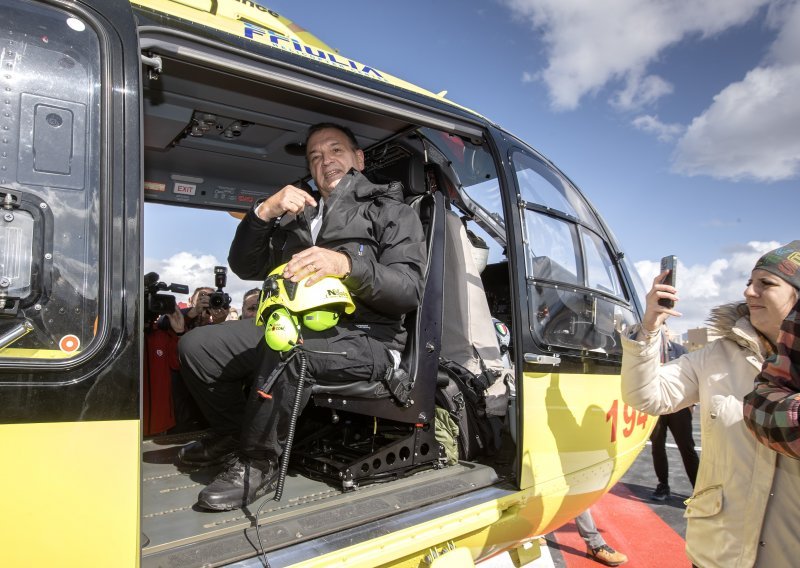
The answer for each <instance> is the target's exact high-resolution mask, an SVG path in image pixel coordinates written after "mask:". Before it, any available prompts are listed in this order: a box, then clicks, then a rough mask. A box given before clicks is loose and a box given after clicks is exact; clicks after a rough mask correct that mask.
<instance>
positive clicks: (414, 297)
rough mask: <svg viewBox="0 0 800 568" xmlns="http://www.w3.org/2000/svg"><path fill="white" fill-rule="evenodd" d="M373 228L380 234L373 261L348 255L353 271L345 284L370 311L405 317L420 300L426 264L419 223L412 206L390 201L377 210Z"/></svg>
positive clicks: (423, 237) (423, 241)
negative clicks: (376, 252) (377, 248)
mask: <svg viewBox="0 0 800 568" xmlns="http://www.w3.org/2000/svg"><path fill="white" fill-rule="evenodd" d="M373 226H374V227H375V229H376V232H378V233H379V239H378V241H379V250H378V254H377V256H376V258H374V259H373V258H369V257H362V256H359V255H358V254H353V253H352V252H349V256H350V260H351V263H352V268H351V271H350V276H349V277H348V278H347V279H346V280H345V281H344V283H345V285H346V286H347V287H348V289H350V291H351V293H353V294H354V295H355V296H356V297H357V298H358V299H359V300H360V301H362V302H364V303H365V304H366V305H368V306H369V307H370V308H372V309H374V310H376V311H378V312H381V313H384V314H387V315H403V314H406V313H408V312H410V311H411V310H414V309H416V308H417V307H418V306H419V305H420V303H421V301H422V288H423V275H424V271H425V263H426V250H425V235H424V232H423V230H422V223H421V222H420V220H419V217H418V216H417V214H416V213H415V212H414V210H413V209H412V208H411V207H409V206H408V205H406V204H404V203H400V202H397V201H394V200H391V201H387V202H384V204H383V206H381V207H378V208H377V212H376V218H375V220H374V222H373Z"/></svg>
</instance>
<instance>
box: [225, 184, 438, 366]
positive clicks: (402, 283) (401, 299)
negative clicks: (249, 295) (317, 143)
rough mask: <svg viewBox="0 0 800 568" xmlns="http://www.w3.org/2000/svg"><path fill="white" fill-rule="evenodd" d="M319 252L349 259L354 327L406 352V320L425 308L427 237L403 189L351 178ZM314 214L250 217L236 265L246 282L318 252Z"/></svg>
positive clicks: (333, 201)
mask: <svg viewBox="0 0 800 568" xmlns="http://www.w3.org/2000/svg"><path fill="white" fill-rule="evenodd" d="M325 209H326V211H325V218H324V220H323V222H322V227H321V229H320V232H319V235H318V236H317V243H316V245H317V246H319V247H324V248H328V249H331V250H335V251H339V252H343V253H345V254H347V255H348V256H349V257H350V260H351V263H352V269H351V271H350V275H349V276H348V277H347V278H346V279H345V280H344V281H343V282H344V284H345V286H347V288H348V289H349V290H350V293H351V295H352V296H353V301H354V303H355V305H356V311H355V313H354V314H353V315H352V316H350V317H351V321H352V323H354V324H355V325H357V326H358V327H361V328H362V329H363V328H364V327H365V326H369V331H368V333H369V334H370V335H371V336H373V337H375V338H376V339H379V340H381V341H383V342H385V343H386V344H387V346H388V347H390V348H392V349H397V350H400V351H402V349H403V347H404V345H405V340H406V331H405V328H404V327H403V320H404V317H405V314H406V313H408V312H410V311H411V310H413V309H415V308H416V307H417V306H419V304H420V301H421V299H422V286H423V282H422V277H423V272H424V268H425V257H426V252H425V237H424V233H423V230H422V225H421V223H420V220H419V217H418V216H417V214H416V213H415V212H414V210H413V209H411V207H409V206H408V205H406V204H405V203H403V200H402V185H401V184H399V183H391V184H389V185H375V184H373V183H372V182H370V181H369V180H368V179H367V178H366V177H364V176H363V175H362V174H361V173H359V172H357V171H355V170H350V172H349V173H348V174H347V175H346V176H345V177H343V178H342V179H341V181H339V183H338V184H337V186H336V188H335V189H334V191H333V192H332V193H331V195H330V197H329V198H328V200H327V201H326V202H325ZM313 215H314V210H313V209H312V208H309V207H306V210H305V211H304V212H303V215H293V214H286V215H284V216H282V217H280V218H278V219H275V220H272V221H262V220H261V219H260V218H259V217H258V216H257V215H256V214H255V211H254V210H250V211H249V212H248V213H247V215H245V217H244V218H243V219H242V221H241V223H239V226H238V228H237V229H236V236H235V237H234V239H233V243H231V249H230V253H229V255H228V263H229V265H230V267H231V270H233V272H235V273H236V274H237V275H238V276H239V277H240V278H242V279H244V280H263V279H264V278H266V276H267V274H269V272H270V271H271V270H272V269H273V268H275V267H276V266H278V265H280V264H283V263H284V262H288V261H289V259H290V258H291V256H292V255H293V254H295V253H297V252H300V251H302V250H304V249H307V248H309V247H311V246H314V244H313V243H312V241H311V230H310V224H309V223H310V221H311V219H312V218H313Z"/></svg>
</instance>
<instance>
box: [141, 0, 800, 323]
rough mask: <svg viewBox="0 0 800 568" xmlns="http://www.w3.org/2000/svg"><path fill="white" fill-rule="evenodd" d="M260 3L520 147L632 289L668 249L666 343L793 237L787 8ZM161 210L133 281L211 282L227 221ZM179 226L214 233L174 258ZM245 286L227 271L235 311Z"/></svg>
mask: <svg viewBox="0 0 800 568" xmlns="http://www.w3.org/2000/svg"><path fill="white" fill-rule="evenodd" d="M261 4H262V5H265V6H267V7H269V8H271V9H273V10H275V11H277V12H279V13H280V14H282V15H284V16H286V17H288V18H289V19H292V20H294V21H295V22H297V23H298V24H299V25H301V26H302V27H304V28H306V29H308V30H310V31H312V32H313V33H314V34H316V35H317V36H318V37H319V38H320V39H322V40H323V41H324V42H326V43H327V44H329V45H331V46H333V47H334V48H336V49H337V50H338V51H339V52H340V53H342V54H343V55H345V56H347V57H349V58H351V59H354V60H357V61H361V62H363V63H366V64H369V65H370V66H373V67H375V68H377V69H379V70H381V71H385V72H388V73H390V74H393V75H396V76H398V77H401V78H403V79H405V80H407V81H410V82H412V83H415V84H417V85H419V86H421V87H423V88H426V89H428V90H430V91H433V92H440V91H442V90H446V91H447V98H449V99H450V100H452V101H454V102H457V103H459V104H461V105H463V106H466V107H468V108H471V109H473V110H475V111H477V112H479V113H481V114H483V115H484V116H486V117H487V118H489V119H491V120H493V121H494V122H496V123H497V124H499V125H500V126H502V127H503V128H505V129H506V130H508V131H510V132H511V133H513V134H515V135H516V136H518V137H520V138H522V139H523V140H525V141H526V142H528V143H529V144H530V145H531V146H533V147H534V148H536V149H537V150H538V151H540V152H541V153H542V154H544V155H545V156H547V157H548V158H549V159H550V160H552V161H553V162H554V163H555V164H556V165H557V166H558V167H559V168H560V169H561V170H562V171H564V172H565V173H566V174H567V175H568V176H569V177H570V179H572V181H573V182H575V184H576V185H577V186H578V187H579V188H580V189H581V191H582V192H583V193H584V195H585V196H586V197H587V198H588V199H589V200H590V201H591V202H592V204H593V205H594V206H595V207H596V209H597V210H598V211H599V213H600V214H601V215H602V216H603V217H604V219H605V220H606V222H607V223H608V225H609V226H610V227H611V229H612V231H613V232H614V234H615V235H616V237H617V239H618V241H619V242H620V244H621V246H622V250H623V251H624V252H625V254H626V256H627V258H628V259H630V260H631V261H633V263H634V265H635V266H636V268H637V270H638V272H639V274H640V275H641V276H642V280H643V281H644V282H645V283H646V284H647V287H648V288H649V286H650V284H651V283H652V280H653V278H654V277H655V275H656V274H657V272H658V264H659V259H660V258H661V257H662V256H664V255H667V254H674V255H676V256H677V257H678V259H679V265H678V290H679V296H680V298H681V302H680V303H679V304H678V306H677V308H676V309H678V310H679V311H681V312H682V313H683V317H682V318H671V319H670V321H669V322H668V323H669V325H670V327H671V328H672V329H673V330H675V331H679V332H684V331H686V330H687V329H690V328H694V327H700V326H702V325H703V324H704V321H705V319H706V318H707V317H708V313H709V310H710V309H711V308H712V307H713V306H716V305H719V304H722V303H726V302H730V301H735V300H738V299H741V298H742V292H743V290H744V288H745V285H746V282H747V279H748V278H749V274H750V270H751V269H752V267H753V265H754V263H755V261H756V260H757V259H758V257H759V256H760V255H761V254H762V253H763V252H766V251H767V250H770V249H772V248H775V247H777V246H778V245H780V244H784V243H787V242H789V241H792V240H794V239H798V238H800V229H798V223H797V220H796V219H797V216H798V213H800V187H798V186H799V185H800V184H799V183H798V177H799V175H798V174H800V97H799V96H797V93H798V92H800V0H772V1H768V0H703V1H702V2H697V1H696V0H593V1H588V2H587V1H585V0H487V1H483V2H481V1H478V0H425V1H421V0H420V1H418V0H408V1H406V2H403V3H400V4H398V3H386V2H375V1H374V0H369V1H367V0H351V1H348V2H342V3H333V2H330V1H326V2H322V1H314V0H304V1H303V2H294V1H291V0H283V1H278V0H276V1H270V0H263V1H261ZM792 93H794V95H793V94H792ZM163 209H164V207H160V206H153V205H148V206H147V207H146V210H145V215H146V219H145V222H146V236H145V257H146V261H145V266H146V269H147V270H156V271H157V272H159V273H160V274H161V276H162V280H165V281H175V282H180V283H187V284H190V285H191V286H192V287H194V286H195V285H200V284H201V283H210V282H213V266H214V265H216V264H224V263H225V258H226V257H227V251H228V246H229V244H230V239H231V238H232V235H233V231H234V229H235V225H236V220H235V219H233V218H230V219H227V220H226V221H225V222H222V223H220V221H219V214H218V213H217V214H214V215H213V217H212V216H211V214H208V213H202V212H201V213H198V212H197V211H192V212H191V220H189V219H184V218H178V217H180V215H175V214H173V211H174V210H170V213H169V217H167V216H166V215H164V213H163V211H162V210H163ZM205 216H208V218H207V219H206V217H205ZM183 223H192V224H195V226H198V225H201V224H202V225H205V224H207V225H208V226H209V227H213V229H211V228H210V229H209V230H208V231H203V232H202V233H203V234H201V235H198V236H197V237H196V238H195V239H194V240H193V242H192V243H191V246H187V243H186V242H185V241H181V240H177V239H174V234H175V233H176V231H178V232H179V231H181V230H182V229H181V226H182V224H183ZM206 274H207V275H208V276H207V277H206V276H205V275H206ZM250 287H252V283H249V282H248V283H245V282H241V281H239V280H238V279H237V278H235V276H231V277H230V286H229V291H230V293H231V294H232V295H233V296H234V303H235V305H236V304H239V303H241V302H240V300H241V294H242V293H243V292H244V291H245V290H246V289H248V288H250ZM179 299H180V298H179Z"/></svg>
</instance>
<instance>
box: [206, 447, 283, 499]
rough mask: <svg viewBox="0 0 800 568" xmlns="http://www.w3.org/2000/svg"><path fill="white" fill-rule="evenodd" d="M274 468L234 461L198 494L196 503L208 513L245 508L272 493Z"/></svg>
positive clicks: (262, 462) (259, 462)
mask: <svg viewBox="0 0 800 568" xmlns="http://www.w3.org/2000/svg"><path fill="white" fill-rule="evenodd" d="M277 469H278V468H277V467H276V465H275V463H273V462H271V461H269V460H254V459H249V458H244V457H237V458H234V459H232V460H231V461H230V462H229V463H228V465H227V467H226V468H225V469H224V470H222V471H221V472H220V473H219V475H217V477H216V479H214V481H212V482H211V484H210V485H209V486H208V487H206V488H205V489H203V490H202V491H201V492H200V495H199V496H198V497H197V504H198V505H200V506H201V507H203V508H204V509H211V510H212V511H229V510H231V509H239V508H240V507H244V506H245V505H249V504H250V503H252V502H253V501H255V500H256V499H258V498H259V497H261V496H262V495H266V494H267V493H269V492H270V491H274V490H275V484H276V481H277V478H278V473H277Z"/></svg>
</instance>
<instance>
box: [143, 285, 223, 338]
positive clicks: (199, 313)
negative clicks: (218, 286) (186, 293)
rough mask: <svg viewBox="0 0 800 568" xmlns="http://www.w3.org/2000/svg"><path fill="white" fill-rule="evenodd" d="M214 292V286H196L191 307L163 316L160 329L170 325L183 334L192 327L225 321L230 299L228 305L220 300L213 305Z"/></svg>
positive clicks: (190, 299)
mask: <svg viewBox="0 0 800 568" xmlns="http://www.w3.org/2000/svg"><path fill="white" fill-rule="evenodd" d="M214 294H215V292H214V288H211V287H200V288H196V289H195V291H194V293H193V294H192V296H191V298H189V307H188V308H176V309H175V311H174V312H173V313H171V314H167V315H165V316H163V317H162V318H161V320H159V323H158V327H159V329H167V328H168V327H169V328H171V329H172V331H174V332H175V334H176V335H178V336H181V335H183V334H184V333H186V332H187V331H189V330H190V329H194V328H196V327H200V326H202V325H208V324H214V323H220V322H223V321H225V318H227V317H228V312H229V308H230V300H229V301H228V305H227V306H225V305H224V302H223V305H218V304H219V303H218V302H217V303H216V304H214V305H212V301H211V300H212V299H213V297H214ZM226 295H227V294H226Z"/></svg>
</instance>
